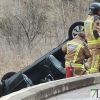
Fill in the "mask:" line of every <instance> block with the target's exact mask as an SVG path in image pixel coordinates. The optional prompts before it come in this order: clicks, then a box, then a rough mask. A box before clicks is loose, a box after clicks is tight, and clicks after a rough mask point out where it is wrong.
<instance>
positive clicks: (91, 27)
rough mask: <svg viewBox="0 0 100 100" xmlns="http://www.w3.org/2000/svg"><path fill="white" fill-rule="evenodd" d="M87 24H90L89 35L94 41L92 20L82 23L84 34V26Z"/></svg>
mask: <svg viewBox="0 0 100 100" xmlns="http://www.w3.org/2000/svg"><path fill="white" fill-rule="evenodd" d="M87 23H89V24H90V33H91V36H92V39H95V37H94V35H93V26H92V24H93V23H94V22H93V21H92V20H86V21H85V22H84V29H85V32H86V28H87V26H86V24H87Z"/></svg>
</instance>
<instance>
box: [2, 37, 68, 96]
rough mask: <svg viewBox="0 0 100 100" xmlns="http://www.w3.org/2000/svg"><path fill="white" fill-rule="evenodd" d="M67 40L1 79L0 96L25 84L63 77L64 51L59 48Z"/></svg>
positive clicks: (25, 85)
mask: <svg viewBox="0 0 100 100" xmlns="http://www.w3.org/2000/svg"><path fill="white" fill-rule="evenodd" d="M68 41H69V39H67V40H65V41H64V42H63V43H61V44H60V45H58V46H57V47H55V48H54V49H53V50H51V51H50V52H48V53H47V54H45V55H44V56H42V57H41V58H39V59H38V60H36V61H35V62H33V63H32V64H30V65H29V66H27V67H26V68H24V69H22V70H21V71H19V72H17V73H15V74H14V75H12V76H11V77H10V78H7V79H5V80H2V83H1V84H2V85H1V88H0V89H2V95H1V96H3V95H7V94H9V93H12V92H15V91H18V90H20V89H22V88H25V87H27V86H32V85H37V84H40V83H43V82H47V81H53V80H58V79H62V78H65V70H64V67H65V64H64V63H65V59H64V56H65V53H64V52H62V50H61V48H62V46H63V45H64V44H65V43H66V42H68ZM50 59H51V60H50ZM53 60H55V61H53ZM52 62H54V64H53V63H52ZM55 62H56V63H55ZM57 65H58V66H57ZM23 75H24V76H23ZM48 79H49V80H48Z"/></svg>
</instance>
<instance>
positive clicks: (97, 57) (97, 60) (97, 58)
mask: <svg viewBox="0 0 100 100" xmlns="http://www.w3.org/2000/svg"><path fill="white" fill-rule="evenodd" d="M98 62H99V55H97V56H96V60H95V63H94V68H97V66H98Z"/></svg>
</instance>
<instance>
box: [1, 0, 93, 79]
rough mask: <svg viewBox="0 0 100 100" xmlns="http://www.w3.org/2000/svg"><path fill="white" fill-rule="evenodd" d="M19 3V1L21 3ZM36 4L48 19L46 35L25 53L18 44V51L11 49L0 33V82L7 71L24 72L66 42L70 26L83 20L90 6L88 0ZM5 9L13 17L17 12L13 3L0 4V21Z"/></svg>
mask: <svg viewBox="0 0 100 100" xmlns="http://www.w3.org/2000/svg"><path fill="white" fill-rule="evenodd" d="M7 1H8V2H7ZM23 1H24V2H26V1H28V0H23ZM23 1H22V0H21V2H23ZM37 1H38V2H42V3H43V10H44V12H45V13H46V15H47V18H48V19H47V21H46V27H48V30H47V32H46V35H45V36H38V37H37V38H36V40H35V41H34V43H33V47H32V48H31V49H29V48H27V47H26V44H22V45H21V47H20V48H17V47H16V46H15V45H12V47H11V46H10V45H9V44H8V42H7V40H6V39H5V38H4V37H3V36H2V34H1V32H0V78H1V77H2V76H3V75H4V74H5V73H7V72H9V71H15V72H17V71H19V70H21V69H23V68H25V67H26V66H28V65H29V64H31V63H33V62H34V61H35V60H37V59H38V58H40V57H41V56H43V55H44V54H46V53H47V52H49V51H50V50H52V49H53V48H54V47H56V46H57V45H59V44H60V43H62V42H63V41H64V40H65V39H67V38H68V34H67V33H68V29H69V27H70V25H71V24H72V23H74V22H75V21H79V20H84V19H85V18H86V17H87V11H88V6H89V4H90V2H92V0H86V1H85V0H74V1H73V0H71V1H70V0H37ZM9 7H10V9H9V10H10V11H11V12H13V13H15V12H16V11H17V10H16V9H17V8H18V7H17V2H16V0H0V9H1V10H0V16H1V17H3V12H4V11H5V9H6V11H7V8H9ZM41 37H42V38H41ZM11 48H12V49H11Z"/></svg>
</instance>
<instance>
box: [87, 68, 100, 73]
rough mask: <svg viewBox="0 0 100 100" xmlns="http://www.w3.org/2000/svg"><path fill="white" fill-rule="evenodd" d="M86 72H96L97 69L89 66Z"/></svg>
mask: <svg viewBox="0 0 100 100" xmlns="http://www.w3.org/2000/svg"><path fill="white" fill-rule="evenodd" d="M88 72H89V73H97V72H99V71H98V68H90V69H88Z"/></svg>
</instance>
